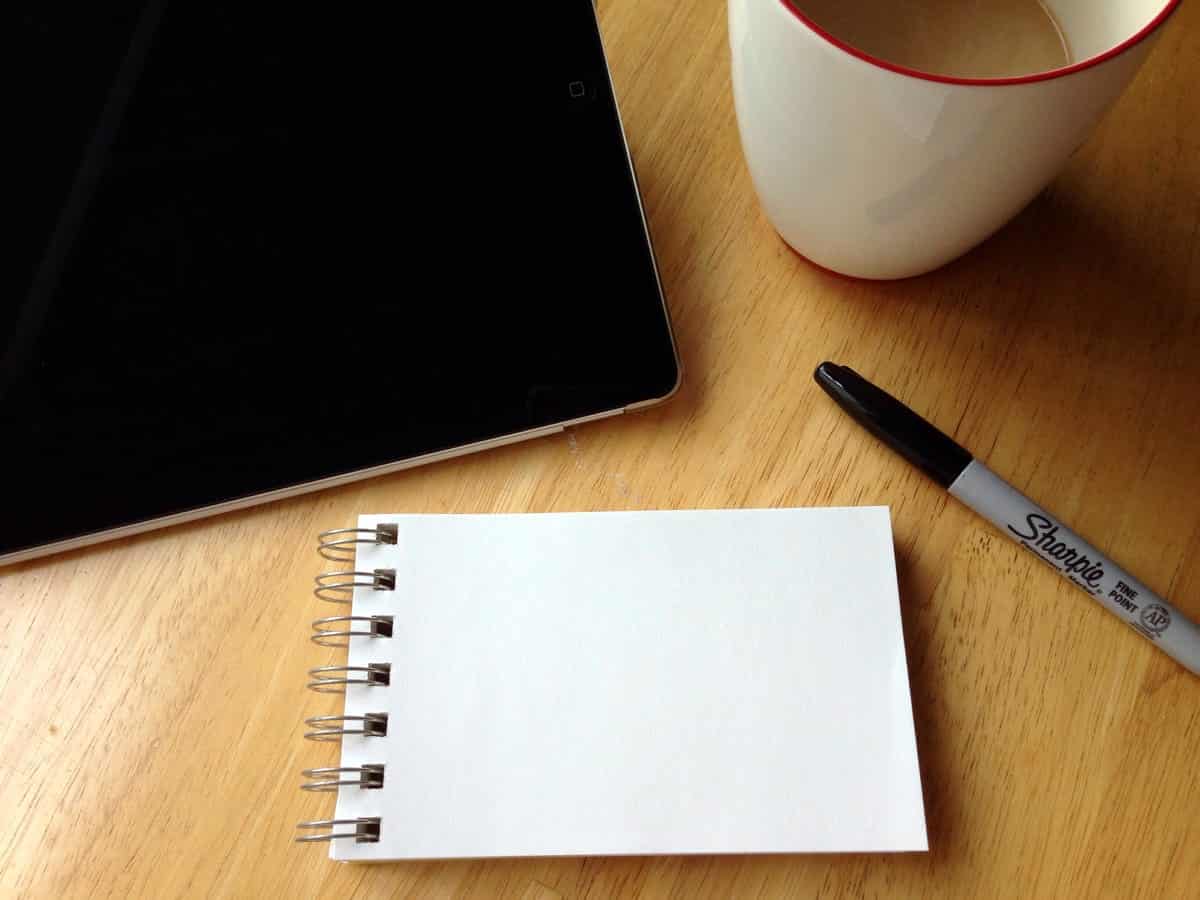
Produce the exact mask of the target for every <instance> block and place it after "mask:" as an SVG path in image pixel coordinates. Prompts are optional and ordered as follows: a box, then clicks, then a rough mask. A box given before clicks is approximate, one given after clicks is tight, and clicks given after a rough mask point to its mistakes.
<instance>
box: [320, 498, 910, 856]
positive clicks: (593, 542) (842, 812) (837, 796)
mask: <svg viewBox="0 0 1200 900" xmlns="http://www.w3.org/2000/svg"><path fill="white" fill-rule="evenodd" d="M319 549H320V552H321V554H322V556H324V557H325V558H326V559H327V560H331V561H332V562H331V565H330V570H329V571H327V572H324V573H322V574H321V575H319V576H318V578H317V586H316V591H315V592H316V594H317V596H318V597H320V598H321V599H322V600H329V601H332V602H333V603H341V604H345V606H344V607H343V609H342V610H341V611H340V612H341V614H337V613H336V612H332V614H330V615H324V616H321V617H320V618H318V619H317V620H316V621H315V622H314V623H313V629H314V631H313V640H314V641H316V642H317V643H323V644H333V645H335V646H336V645H348V649H347V657H346V659H345V661H344V663H343V662H341V661H340V660H339V661H338V664H337V665H331V666H324V667H320V668H318V669H314V670H313V671H312V673H311V677H310V685H309V686H310V687H311V688H312V689H313V690H314V691H316V692H318V693H328V692H334V693H343V694H344V699H343V700H342V703H343V704H344V705H343V706H341V708H338V709H333V710H326V711H324V712H321V713H320V714H315V715H314V716H312V717H311V718H310V719H309V720H308V730H307V733H306V737H308V738H310V739H311V740H316V741H339V742H340V743H341V761H340V764H339V765H338V766H337V767H330V768H323V769H310V770H308V771H306V772H305V773H304V775H305V778H306V783H305V784H304V787H305V788H306V789H308V790H316V791H329V792H331V793H336V810H334V811H331V813H330V816H329V818H328V819H325V820H321V821H317V822H305V823H301V825H300V827H301V829H302V831H301V832H300V833H301V837H300V838H298V839H299V840H312V841H329V842H330V844H331V850H330V855H331V856H332V857H333V858H335V859H339V860H362V861H369V860H385V859H423V858H424V859H427V858H448V857H493V856H547V855H598V854H660V853H778V852H806V851H886V850H893V851H898V850H924V849H926V847H927V845H926V834H925V820H924V811H923V804H922V800H921V787H920V776H919V773H918V767H917V750H916V742H915V738H914V732H913V719H912V711H911V706H910V699H909V688H908V674H907V667H906V663H905V655H904V642H903V636H902V632H901V628H900V608H899V601H898V596H897V587H896V570H895V562H894V556H893V551H892V535H891V524H890V518H889V515H888V511H887V510H886V509H883V508H878V507H864V508H852V509H780V510H708V511H686V510H685V511H664V512H607V513H548V514H526V515H374V516H363V517H362V518H361V519H360V520H359V522H358V525H357V527H356V528H350V529H338V530H335V531H332V532H326V533H325V534H323V535H322V536H321V540H320V546H319ZM314 705H315V704H314Z"/></svg>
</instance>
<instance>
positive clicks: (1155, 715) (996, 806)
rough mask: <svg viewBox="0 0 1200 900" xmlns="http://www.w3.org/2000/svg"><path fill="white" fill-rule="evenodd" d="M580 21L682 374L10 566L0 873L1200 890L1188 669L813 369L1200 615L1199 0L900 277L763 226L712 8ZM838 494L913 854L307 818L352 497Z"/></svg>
mask: <svg viewBox="0 0 1200 900" xmlns="http://www.w3.org/2000/svg"><path fill="white" fill-rule="evenodd" d="M601 12H602V21H603V26H604V30H605V34H606V38H607V41H608V45H609V49H610V54H611V62H612V66H613V72H614V78H615V81H616V84H617V88H618V91H619V95H620V98H621V102H622V107H623V111H624V115H625V121H626V127H627V129H628V132H629V136H630V141H631V144H632V149H633V153H634V156H635V159H636V162H637V165H638V169H639V174H640V177H641V183H642V188H643V191H644V194H645V201H646V206H647V209H648V213H649V217H650V221H651V227H652V231H653V234H654V238H655V241H656V247H657V251H658V254H659V258H660V262H661V265H662V270H663V277H664V280H665V285H666V289H667V293H668V296H669V300H670V305H671V309H672V312H673V315H674V318H675V323H676V326H677V329H678V337H679V342H680V347H681V352H682V355H683V358H684V362H685V365H686V368H687V372H686V376H685V383H684V388H683V390H682V392H681V394H680V395H679V396H678V397H677V398H676V399H675V400H674V401H673V402H672V403H670V404H669V405H667V406H665V407H662V408H660V409H657V410H654V411H651V412H647V413H643V414H640V415H637V416H631V417H623V418H620V419H615V420H609V421H605V422H601V423H596V424H593V425H590V426H587V427H583V428H580V429H578V430H576V431H572V432H569V433H566V434H563V435H559V436H555V437H553V438H548V439H544V440H541V441H538V442H534V443H530V444H525V445H521V446H515V447H509V448H506V449H502V450H499V451H495V452H492V453H488V454H485V455H480V456H476V457H471V458H467V459H462V460H458V461H453V462H449V463H445V464H440V465H437V466H432V467H429V468H426V469H420V470H415V471H410V472H407V473H402V474H399V475H395V476H392V477H387V478H382V479H378V480H375V481H372V482H368V483H361V484H357V485H353V486H349V487H344V488H341V489H338V490H332V491H328V492H325V493H321V494H318V495H313V496H310V497H306V498H300V499H296V500H292V501H287V502H281V503H276V504H274V505H271V506H268V507H262V508H258V509H254V510H250V511H246V512H241V513H236V514H231V515H227V516H224V517H221V518H219V519H213V520H208V521H205V522H201V523H196V524H192V525H187V526H182V527H177V528H173V529H169V530H166V531H161V532H157V533H153V534H148V535H143V536H140V537H137V538H133V539H129V540H125V541H121V542H117V543H112V544H108V545H103V546H99V547H96V548H92V549H89V550H85V551H79V552H75V553H70V554H66V555H62V556H59V557H56V558H53V559H47V560H42V561H37V562H32V563H28V564H24V565H20V566H14V567H11V568H8V569H5V570H3V571H0V809H3V810H4V816H3V821H2V822H0V895H2V896H5V897H8V896H18V897H25V896H28V897H58V896H86V897H114V898H127V897H154V898H164V897H255V896H263V895H268V894H270V895H277V896H288V897H315V896H330V897H340V896H345V897H351V896H352V897H355V898H377V897H471V898H497V897H502V898H527V900H548V898H589V900H592V898H597V900H598V898H614V897H617V898H633V897H638V898H655V897H663V898H666V897H687V898H704V897H729V896H753V897H768V898H773V897H785V896H803V897H813V896H821V897H882V896H897V897H950V898H959V897H1013V896H1030V897H1032V896H1037V897H1050V896H1062V897H1131V896H1140V897H1154V898H1158V897H1179V898H1182V897H1188V896H1195V891H1196V885H1197V884H1200V774H1198V773H1200V766H1198V765H1197V756H1196V748H1197V746H1200V679H1197V678H1194V677H1192V676H1190V675H1188V674H1187V673H1186V672H1184V670H1183V669H1181V668H1180V667H1179V666H1177V665H1176V664H1174V663H1173V662H1172V661H1171V660H1170V659H1168V658H1167V657H1165V656H1164V655H1162V654H1160V653H1158V652H1157V651H1155V650H1154V649H1153V648H1152V647H1150V646H1149V645H1148V644H1147V643H1146V642H1144V641H1142V640H1140V639H1138V638H1137V637H1136V636H1135V635H1133V634H1132V633H1131V632H1130V631H1129V629H1127V628H1125V627H1123V626H1122V625H1121V624H1120V623H1119V622H1117V621H1116V620H1115V619H1114V618H1113V617H1112V616H1109V615H1107V614H1106V613H1105V612H1103V611H1102V610H1101V609H1100V608H1099V607H1097V606H1096V605H1095V604H1091V603H1088V602H1087V601H1086V599H1085V598H1083V597H1082V595H1079V594H1077V593H1075V592H1074V590H1073V589H1072V588H1071V587H1069V586H1068V585H1066V584H1064V583H1063V582H1061V581H1060V580H1058V579H1057V578H1055V577H1054V576H1053V574H1052V573H1050V572H1049V571H1047V570H1046V569H1045V568H1044V567H1042V566H1041V565H1040V564H1038V563H1037V562H1036V561H1035V560H1033V559H1032V558H1031V557H1030V556H1028V555H1023V554H1022V553H1021V552H1019V551H1018V550H1017V549H1016V548H1015V547H1014V546H1013V545H1011V544H1009V543H1007V542H1006V541H1005V540H1004V539H1003V538H1001V537H1000V536H999V535H998V534H997V533H996V532H995V531H993V530H992V529H991V528H990V526H988V525H986V524H985V523H984V522H983V521H982V520H980V519H979V518H977V517H975V516H973V515H972V514H971V513H969V512H968V511H967V510H965V509H963V508H962V507H960V506H958V505H956V504H954V503H953V502H948V500H947V497H946V495H945V494H944V493H942V492H941V491H939V490H937V489H936V488H935V487H934V486H933V485H931V484H930V483H929V482H927V481H926V480H924V479H923V478H922V477H921V476H920V475H918V474H917V473H915V472H914V471H912V470H911V469H910V468H908V467H907V466H906V465H904V464H903V463H901V462H900V461H898V460H897V459H896V458H894V457H893V456H891V455H890V454H888V453H887V452H885V451H883V450H882V449H881V448H880V447H879V446H878V445H876V444H875V443H873V442H872V441H871V440H870V439H869V438H867V437H866V436H865V435H864V434H863V433H862V432H861V430H859V429H857V428H856V427H855V426H853V425H852V424H851V423H850V422H849V421H848V420H847V419H846V417H845V416H843V415H842V414H840V413H838V412H837V411H835V409H834V408H833V406H832V404H830V403H829V402H828V401H827V399H826V398H825V397H824V396H823V395H822V394H821V393H820V392H819V391H817V390H816V389H815V388H814V386H813V384H812V382H811V372H812V369H813V367H814V365H815V364H816V363H817V362H819V361H820V360H821V359H823V358H826V357H829V358H834V359H837V360H840V361H844V362H847V363H850V364H852V365H854V366H855V367H856V368H858V369H859V370H860V371H862V372H864V373H865V374H868V375H870V376H872V377H874V378H876V379H877V380H878V381H880V382H881V383H882V384H884V385H887V386H889V387H890V388H891V389H892V390H893V391H894V392H895V393H896V394H898V395H899V396H901V397H902V398H904V399H906V400H907V401H909V402H911V403H912V404H913V405H915V406H916V407H917V408H918V409H920V410H922V411H924V412H925V413H926V414H928V415H929V416H930V417H931V418H932V419H934V420H935V421H936V422H938V423H939V424H941V425H942V426H943V427H944V428H946V429H947V430H949V431H951V432H953V434H955V435H956V436H957V438H958V439H959V440H960V441H962V442H964V443H965V444H967V445H968V446H970V447H972V448H974V449H975V450H976V451H977V453H978V454H979V455H980V456H982V457H984V458H986V459H987V460H988V462H989V463H990V465H991V466H992V468H994V469H995V470H996V471H998V472H1000V473H1001V474H1003V475H1005V476H1006V477H1008V478H1009V479H1011V480H1012V481H1013V483H1015V484H1016V485H1017V486H1018V487H1020V488H1022V489H1023V490H1026V491H1027V492H1028V493H1030V494H1031V495H1032V496H1034V497H1036V498H1038V499H1039V500H1041V501H1042V502H1043V503H1044V504H1045V505H1046V506H1048V507H1049V508H1051V509H1053V510H1056V511H1058V512H1059V513H1060V514H1061V515H1062V516H1063V517H1064V518H1065V519H1066V520H1067V521H1069V522H1071V523H1072V524H1073V525H1075V527H1076V528H1077V529H1078V530H1079V531H1080V532H1082V533H1083V534H1085V535H1088V536H1090V537H1091V538H1092V539H1093V540H1094V541H1095V542H1096V543H1097V544H1098V545H1099V546H1100V547H1102V548H1104V549H1106V550H1109V551H1112V552H1113V554H1114V555H1115V556H1116V557H1117V558H1118V559H1120V560H1121V561H1122V562H1124V564H1125V565H1127V566H1128V567H1129V568H1130V570H1131V571H1133V572H1136V573H1138V574H1139V575H1140V576H1141V577H1142V578H1143V579H1144V580H1145V581H1147V582H1148V583H1149V584H1150V585H1151V586H1152V587H1154V588H1155V589H1157V590H1159V591H1161V592H1163V593H1165V594H1168V595H1169V596H1170V597H1172V598H1173V599H1174V601H1175V602H1176V603H1177V604H1178V605H1179V607H1180V608H1181V609H1183V610H1184V611H1185V612H1187V613H1189V614H1190V615H1192V616H1193V617H1198V618H1200V500H1198V499H1197V497H1198V494H1200V354H1198V353H1197V348H1198V347H1200V117H1197V116H1196V115H1195V113H1196V111H1197V106H1196V88H1195V85H1196V83H1197V81H1198V80H1200V5H1198V4H1194V3H1185V4H1183V6H1182V8H1181V10H1180V11H1179V13H1178V14H1177V15H1176V17H1175V19H1174V20H1173V21H1172V22H1171V23H1170V24H1169V26H1168V27H1167V29H1166V31H1165V34H1164V35H1163V38H1162V40H1161V42H1160V43H1159V45H1158V47H1157V48H1156V50H1155V52H1154V54H1153V56H1152V57H1151V59H1150V61H1149V63H1148V64H1147V66H1146V67H1145V69H1144V70H1143V71H1142V73H1141V75H1140V77H1139V78H1138V80H1137V81H1136V83H1135V84H1134V85H1133V86H1132V87H1131V89H1130V90H1129V92H1128V93H1127V95H1126V96H1125V97H1124V99H1123V100H1122V101H1121V102H1120V103H1119V104H1118V105H1117V106H1116V107H1115V108H1114V109H1113V110H1112V112H1111V113H1110V115H1109V116H1108V117H1107V119H1106V120H1105V122H1104V123H1103V124H1102V126H1101V127H1100V129H1099V130H1098V132H1097V133H1096V134H1095V136H1094V137H1093V139H1092V140H1090V141H1089V142H1088V144H1087V145H1086V146H1085V147H1084V148H1083V149H1082V150H1081V151H1080V152H1079V153H1078V154H1077V156H1076V157H1075V158H1074V160H1073V161H1072V162H1071V164H1070V165H1069V167H1068V168H1067V170H1066V171H1065V172H1064V174H1063V175H1062V177H1061V178H1059V179H1058V180H1057V181H1056V182H1055V183H1054V185H1053V186H1052V187H1051V188H1050V189H1049V190H1048V191H1046V192H1045V194H1044V195H1042V196H1041V197H1040V198H1039V199H1037V200H1036V201H1035V202H1034V203H1033V204H1032V205H1031V206H1030V207H1029V208H1028V209H1027V210H1026V211H1025V212H1024V213H1023V214H1022V215H1021V216H1020V217H1019V218H1018V219H1017V220H1015V221H1014V222H1013V223H1012V224H1011V225H1010V226H1009V227H1007V228H1006V229H1004V230H1003V231H1002V232H1001V233H999V234H998V235H997V236H996V237H994V238H993V239H992V240H990V241H989V242H988V243H987V244H985V245H984V246H982V247H980V248H979V249H977V250H976V251H974V252H973V253H971V254H970V255H968V256H967V257H965V258H964V259H962V260H960V261H959V262H956V263H954V264H952V265H950V266H949V267H947V268H945V269H943V270H941V271H939V272H936V273H934V274H932V275H929V276H926V277H923V278H919V279H915V280H911V281H905V282H899V283H892V284H873V283H866V282H858V281H850V280H846V279H842V278H838V277H835V276H832V275H829V274H826V273H824V272H821V271H818V270H816V269H814V268H813V267H811V266H809V265H807V264H806V263H804V262H802V261H801V260H799V259H798V258H797V257H796V256H795V255H794V254H792V253H791V252H790V251H789V250H788V249H787V248H786V247H785V246H784V245H783V244H782V243H781V242H780V241H779V239H778V238H777V237H776V236H775V235H774V234H773V233H772V231H771V229H770V227H769V226H768V225H767V223H766V222H765V221H764V219H763V217H762V215H761V213H760V211H759V208H758V205H757V202H756V200H755V198H754V195H753V192H752V188H751V185H750V182H749V179H748V176H747V174H746V170H745V168H744V165H743V162H742V159H741V156H740V151H739V144H738V137H737V131H736V124H735V120H734V113H733V108H732V102H731V99H730V91H729V77H728V59H727V48H726V34H725V6H724V4H722V3H719V2H716V0H696V2H692V3H675V2H667V0H641V2H639V0H607V2H604V3H602V4H601ZM2 503H3V501H2V500H0V505H2ZM858 503H886V504H889V505H891V507H892V509H893V516H894V524H895V531H896V540H897V552H898V555H899V559H900V566H901V580H902V584H901V591H902V598H903V605H904V610H903V612H904V622H905V633H906V640H907V647H908V654H909V666H910V672H911V679H912V690H913V705H914V709H915V714H916V718H917V736H918V743H919V748H920V753H921V769H922V776H923V781H924V790H925V797H926V804H927V811H928V820H929V829H930V837H931V842H932V849H931V851H930V852H929V853H928V854H920V855H906V856H873V855H864V856H781V857H695V858H649V859H599V858H597V859H565V860H506V861H492V862H471V861H468V862H449V863H423V864H404V865H380V866H365V867H364V866H343V865H337V864H334V863H331V862H329V861H328V860H327V859H326V857H325V855H324V854H323V852H321V851H320V850H318V849H313V848H311V847H302V846H297V845H294V844H292V843H291V838H292V835H293V825H294V823H295V822H296V821H297V820H299V819H307V818H314V817H321V816H323V815H324V814H327V813H328V812H329V808H330V807H329V802H328V798H327V797H324V798H323V797H322V796H320V795H304V794H301V793H300V791H299V790H298V789H297V787H298V784H299V780H300V779H299V775H298V773H299V770H300V769H301V768H304V767H306V766H316V765H324V764H330V763H331V762H332V760H333V758H334V755H335V752H336V747H335V746H333V745H330V746H328V747H323V746H321V745H316V744H312V743H309V742H305V741H303V740H301V738H300V732H301V724H300V723H301V719H302V718H303V717H304V716H306V715H315V714H319V713H321V712H326V711H329V712H331V711H333V710H334V709H335V708H336V701H335V700H329V701H326V700H324V699H322V698H319V697H315V695H312V694H310V693H308V692H306V691H305V690H304V688H303V681H304V671H305V669H306V668H308V667H309V666H313V665H318V664H322V663H326V662H331V661H333V660H335V659H336V651H332V650H328V651H326V650H322V649H320V648H317V647H315V646H314V645H312V644H311V643H310V642H309V641H308V640H307V632H308V627H309V626H308V623H309V620H310V619H311V618H312V617H313V616H314V615H317V614H318V612H319V611H318V610H317V609H316V603H315V601H314V600H313V599H312V597H311V595H310V594H309V587H310V582H311V578H312V576H313V574H315V572H317V571H319V568H320V567H319V560H318V559H317V557H316V555H315V553H314V549H313V547H314V539H313V536H314V534H315V533H316V532H317V531H318V530H320V529H322V528H329V527H336V526H340V525H345V524H348V523H351V522H352V521H353V518H354V516H355V515H356V514H357V513H358V512H360V511H391V510H403V511H414V512H465V511H472V512H474V511H493V510H495V511H500V510H505V511H526V510H527V511H540V510H573V509H579V510H590V509H625V508H665V507H692V506H734V507H738V506H751V505H754V506H780V505H824V504H858ZM2 514H3V515H7V516H19V515H20V514H21V511H20V510H19V509H9V508H3V509H2ZM63 514H64V515H69V514H70V510H69V509H65V510H64V511H63ZM1189 885H1190V886H1191V887H1189Z"/></svg>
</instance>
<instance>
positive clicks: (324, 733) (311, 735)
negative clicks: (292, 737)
mask: <svg viewBox="0 0 1200 900" xmlns="http://www.w3.org/2000/svg"><path fill="white" fill-rule="evenodd" d="M334 722H342V723H346V722H361V723H362V726H361V727H360V728H347V727H346V726H345V725H344V724H343V725H342V726H340V727H338V728H333V727H331V726H332V725H333V723H334ZM304 724H305V725H307V726H308V727H309V728H311V729H313V730H312V731H306V732H305V733H304V737H305V738H307V739H308V740H310V741H340V740H341V739H342V735H344V734H361V735H362V736H363V737H387V730H388V714H387V713H367V714H366V715H365V716H312V717H310V718H308V719H305V720H304Z"/></svg>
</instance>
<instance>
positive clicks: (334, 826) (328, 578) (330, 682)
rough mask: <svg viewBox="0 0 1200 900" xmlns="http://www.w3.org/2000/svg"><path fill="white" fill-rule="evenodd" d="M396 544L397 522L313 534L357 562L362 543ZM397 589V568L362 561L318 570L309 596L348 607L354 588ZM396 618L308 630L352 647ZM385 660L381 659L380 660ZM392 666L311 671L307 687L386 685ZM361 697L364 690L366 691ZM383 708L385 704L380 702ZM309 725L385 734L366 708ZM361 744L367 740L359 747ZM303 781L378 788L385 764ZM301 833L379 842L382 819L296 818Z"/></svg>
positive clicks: (336, 769)
mask: <svg viewBox="0 0 1200 900" xmlns="http://www.w3.org/2000/svg"><path fill="white" fill-rule="evenodd" d="M398 543H399V526H398V525H397V524H396V523H380V524H378V525H376V526H375V527H374V528H335V529H332V530H330V531H323V532H321V533H320V534H319V535H318V536H317V552H318V554H320V556H321V557H322V558H324V559H328V560H333V561H335V562H342V563H351V564H353V563H354V562H355V557H356V555H357V551H358V549H359V547H360V545H376V546H379V545H395V544H398ZM356 588H357V589H366V590H369V591H372V592H375V591H394V590H395V589H396V570H395V569H384V568H379V569H374V568H369V567H368V566H363V568H362V569H351V570H350V571H331V572H322V573H321V574H320V575H318V576H316V578H315V579H314V587H313V594H314V595H315V596H316V597H317V598H318V599H319V600H322V601H325V602H327V603H338V604H350V603H353V601H354V593H355V589H356ZM393 624H394V618H393V617H392V616H391V615H382V614H380V615H341V616H322V617H321V618H318V619H314V620H313V623H312V631H313V633H312V634H311V635H310V636H309V637H310V639H311V640H312V641H313V643H315V644H319V645H320V646H323V647H349V646H350V645H351V642H352V641H353V640H354V639H355V638H358V639H368V640H370V641H376V640H390V639H391V638H392V634H393ZM385 658H386V657H385ZM391 668H392V667H391V663H385V662H367V663H366V664H365V665H349V661H347V664H345V665H327V666H316V667H315V668H312V669H309V670H308V676H309V681H308V688H309V689H310V690H312V691H315V692H317V693H335V694H344V693H346V692H347V691H348V690H349V689H350V687H351V686H352V685H353V686H355V687H356V688H358V689H361V688H363V687H367V688H372V689H374V688H380V687H384V688H386V687H388V686H389V685H390V684H391ZM364 696H365V695H364ZM381 705H383V706H384V707H385V708H386V704H381ZM304 724H305V725H306V726H307V727H308V730H307V731H305V733H304V737H305V738H306V739H307V740H310V741H342V740H343V739H344V738H345V737H346V736H347V735H351V736H353V737H354V739H357V740H366V739H368V738H369V739H371V742H372V746H378V745H376V744H375V743H374V742H375V740H377V739H378V738H386V737H387V734H388V714H387V713H386V712H368V713H364V714H362V715H328V716H312V717H310V718H308V719H305V722H304ZM364 746H365V745H364ZM302 774H303V776H304V778H305V779H306V780H305V781H304V783H302V784H301V785H300V789H301V790H303V791H310V792H315V793H325V792H328V793H337V792H339V791H341V790H343V789H346V790H349V789H353V788H358V789H359V790H367V791H370V790H381V789H382V788H383V784H384V766H383V765H382V764H379V763H365V764H363V765H357V766H326V767H321V768H315V769H305V770H304V771H303V773H302ZM296 827H297V829H299V830H300V831H310V830H311V831H319V832H320V833H318V834H299V835H297V836H296V838H295V840H296V841H297V843H302V844H307V843H317V842H327V841H337V840H343V839H345V840H351V839H352V840H353V841H354V842H355V843H360V844H364V843H377V842H378V841H379V834H380V829H381V827H382V823H381V820H380V819H379V818H378V817H372V816H359V817H357V818H346V819H315V820H312V821H308V822H299V823H297V825H296Z"/></svg>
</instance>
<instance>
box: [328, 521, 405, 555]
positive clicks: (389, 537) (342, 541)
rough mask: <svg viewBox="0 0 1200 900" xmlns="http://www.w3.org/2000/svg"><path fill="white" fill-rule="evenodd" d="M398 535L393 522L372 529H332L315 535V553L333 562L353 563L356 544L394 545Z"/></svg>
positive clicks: (397, 528)
mask: <svg viewBox="0 0 1200 900" xmlns="http://www.w3.org/2000/svg"><path fill="white" fill-rule="evenodd" d="M399 534H400V529H399V526H397V525H396V523H394V522H385V523H381V524H379V525H376V526H375V527H374V528H334V529H332V530H330V531H322V532H321V533H320V534H318V535H317V552H318V553H320V554H321V555H322V556H323V557H325V558H326V559H332V560H334V561H335V562H353V561H354V551H355V545H356V544H395V543H396V542H397V541H398V540H399Z"/></svg>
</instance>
